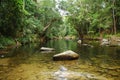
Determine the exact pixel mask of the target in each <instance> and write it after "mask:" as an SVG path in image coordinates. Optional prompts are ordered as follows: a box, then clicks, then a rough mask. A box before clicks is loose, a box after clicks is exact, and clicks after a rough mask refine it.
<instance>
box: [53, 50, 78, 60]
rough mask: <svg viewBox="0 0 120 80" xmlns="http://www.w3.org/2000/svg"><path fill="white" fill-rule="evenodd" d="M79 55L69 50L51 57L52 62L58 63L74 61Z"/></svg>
mask: <svg viewBox="0 0 120 80" xmlns="http://www.w3.org/2000/svg"><path fill="white" fill-rule="evenodd" d="M78 58H79V55H78V54H77V53H75V52H73V51H71V50H68V51H65V52H62V53H59V54H56V55H54V56H53V60H55V61H60V60H74V59H78Z"/></svg>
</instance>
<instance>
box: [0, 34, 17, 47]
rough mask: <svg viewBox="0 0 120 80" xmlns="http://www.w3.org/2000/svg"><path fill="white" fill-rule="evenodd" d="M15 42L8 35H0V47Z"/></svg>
mask: <svg viewBox="0 0 120 80" xmlns="http://www.w3.org/2000/svg"><path fill="white" fill-rule="evenodd" d="M13 44H15V41H14V40H13V39H12V38H8V37H3V36H1V37H0V48H4V47H5V46H8V45H13Z"/></svg>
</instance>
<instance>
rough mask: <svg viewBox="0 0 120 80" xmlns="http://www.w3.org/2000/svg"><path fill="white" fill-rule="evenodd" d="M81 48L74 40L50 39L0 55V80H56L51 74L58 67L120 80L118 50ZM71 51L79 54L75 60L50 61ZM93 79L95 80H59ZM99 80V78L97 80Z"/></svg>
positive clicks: (95, 47) (119, 50) (99, 47)
mask: <svg viewBox="0 0 120 80" xmlns="http://www.w3.org/2000/svg"><path fill="white" fill-rule="evenodd" d="M90 44H91V45H93V46H94V47H88V46H81V45H79V44H77V41H76V40H51V41H49V42H46V43H44V44H41V45H39V44H31V45H26V46H21V47H19V48H14V49H12V50H9V52H8V53H4V54H2V53H0V56H1V58H0V80H57V79H54V77H53V76H52V74H54V72H56V71H58V70H59V67H60V66H64V67H66V68H67V69H68V70H70V71H73V72H85V73H90V74H95V75H96V76H101V77H104V78H106V79H107V80H120V47H107V46H104V47H101V46H99V45H98V43H96V42H94V43H90ZM42 46H44V47H52V48H55V51H54V52H51V53H46V52H44V53H43V52H41V51H40V47H42ZM66 50H73V51H74V52H76V53H78V54H79V55H80V58H79V59H78V60H72V61H53V60H52V56H53V55H55V54H57V53H60V52H63V51H66ZM61 80H96V79H81V78H72V79H61ZM101 80H102V79H101Z"/></svg>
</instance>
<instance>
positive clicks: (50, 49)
mask: <svg viewBox="0 0 120 80" xmlns="http://www.w3.org/2000/svg"><path fill="white" fill-rule="evenodd" d="M40 50H41V51H54V50H55V49H54V48H48V47H41V48H40Z"/></svg>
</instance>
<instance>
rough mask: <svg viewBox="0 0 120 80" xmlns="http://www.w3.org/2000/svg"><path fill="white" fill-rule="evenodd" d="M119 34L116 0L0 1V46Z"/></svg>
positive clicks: (119, 1)
mask: <svg viewBox="0 0 120 80" xmlns="http://www.w3.org/2000/svg"><path fill="white" fill-rule="evenodd" d="M119 33H120V0H0V47H1V48H4V46H7V45H11V44H16V42H19V43H21V44H28V43H35V42H40V43H41V42H42V41H47V40H50V39H60V38H63V37H66V36H71V37H72V36H75V38H78V39H81V40H83V39H84V37H85V36H88V37H89V36H92V38H94V37H95V36H96V37H100V36H103V37H104V36H106V35H118V36H119Z"/></svg>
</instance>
